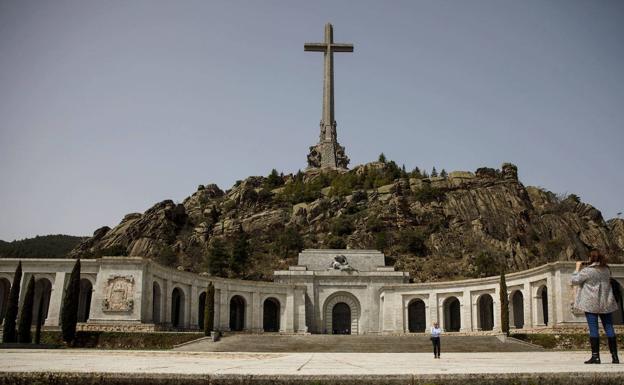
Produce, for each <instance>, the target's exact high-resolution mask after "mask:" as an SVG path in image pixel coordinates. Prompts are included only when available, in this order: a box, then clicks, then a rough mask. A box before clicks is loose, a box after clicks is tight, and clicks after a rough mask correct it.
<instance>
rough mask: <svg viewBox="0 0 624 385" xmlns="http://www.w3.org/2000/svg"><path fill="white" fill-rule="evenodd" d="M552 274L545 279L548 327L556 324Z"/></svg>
mask: <svg viewBox="0 0 624 385" xmlns="http://www.w3.org/2000/svg"><path fill="white" fill-rule="evenodd" d="M553 281H554V279H553V276H552V274H549V275H548V277H547V278H546V287H547V288H548V293H547V294H548V296H547V299H548V301H547V302H548V326H551V327H552V326H554V325H555V324H556V323H557V313H556V312H555V311H554V310H555V307H554V305H555V301H554V299H555V285H554V282H553Z"/></svg>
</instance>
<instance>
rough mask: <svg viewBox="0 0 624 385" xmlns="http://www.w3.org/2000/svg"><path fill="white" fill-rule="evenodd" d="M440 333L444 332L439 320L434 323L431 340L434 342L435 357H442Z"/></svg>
mask: <svg viewBox="0 0 624 385" xmlns="http://www.w3.org/2000/svg"><path fill="white" fill-rule="evenodd" d="M440 334H442V329H440V324H439V323H437V322H434V323H433V326H432V327H431V342H432V343H433V358H440Z"/></svg>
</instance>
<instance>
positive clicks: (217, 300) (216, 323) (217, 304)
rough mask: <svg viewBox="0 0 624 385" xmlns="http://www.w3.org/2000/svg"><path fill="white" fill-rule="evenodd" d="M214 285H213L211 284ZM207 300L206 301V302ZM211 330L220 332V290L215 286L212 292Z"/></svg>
mask: <svg viewBox="0 0 624 385" xmlns="http://www.w3.org/2000/svg"><path fill="white" fill-rule="evenodd" d="M213 284H214V283H213ZM207 300H208V299H206V301H207ZM213 325H214V326H213V328H214V329H215V330H220V325H221V289H217V287H216V285H215V291H214V319H213Z"/></svg>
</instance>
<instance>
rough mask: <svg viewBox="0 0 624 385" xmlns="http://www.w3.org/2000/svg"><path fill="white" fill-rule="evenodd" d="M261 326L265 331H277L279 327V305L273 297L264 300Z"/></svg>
mask: <svg viewBox="0 0 624 385" xmlns="http://www.w3.org/2000/svg"><path fill="white" fill-rule="evenodd" d="M263 311H264V315H263V317H262V318H263V319H262V327H263V329H264V331H265V332H278V331H279V329H280V319H279V318H280V305H279V302H277V300H276V299H275V298H267V299H266V300H264V308H263Z"/></svg>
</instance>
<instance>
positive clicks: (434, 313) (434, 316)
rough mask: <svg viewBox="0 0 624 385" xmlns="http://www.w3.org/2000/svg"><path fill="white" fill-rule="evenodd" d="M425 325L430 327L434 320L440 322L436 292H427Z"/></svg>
mask: <svg viewBox="0 0 624 385" xmlns="http://www.w3.org/2000/svg"><path fill="white" fill-rule="evenodd" d="M427 322H428V323H427V327H431V326H432V325H433V323H434V322H440V311H439V309H438V293H436V292H432V293H430V294H429V314H428V319H427Z"/></svg>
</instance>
